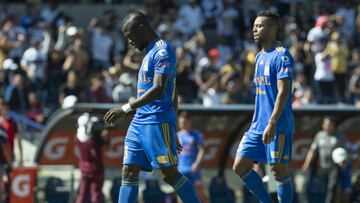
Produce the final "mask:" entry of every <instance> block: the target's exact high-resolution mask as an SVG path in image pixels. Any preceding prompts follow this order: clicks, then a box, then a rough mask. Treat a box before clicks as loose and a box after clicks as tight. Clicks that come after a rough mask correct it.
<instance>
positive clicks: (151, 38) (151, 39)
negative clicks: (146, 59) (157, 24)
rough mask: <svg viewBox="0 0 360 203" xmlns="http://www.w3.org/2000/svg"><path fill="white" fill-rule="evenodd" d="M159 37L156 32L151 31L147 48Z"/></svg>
mask: <svg viewBox="0 0 360 203" xmlns="http://www.w3.org/2000/svg"><path fill="white" fill-rule="evenodd" d="M158 38H159V36H158V35H157V34H156V33H155V32H150V33H149V37H148V40H147V46H146V49H147V48H148V47H149V46H150V45H151V44H152V43H153V42H154V41H155V40H157V39H158Z"/></svg>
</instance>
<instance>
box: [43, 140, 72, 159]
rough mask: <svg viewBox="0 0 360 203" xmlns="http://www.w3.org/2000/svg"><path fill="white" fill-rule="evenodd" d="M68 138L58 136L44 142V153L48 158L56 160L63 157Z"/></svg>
mask: <svg viewBox="0 0 360 203" xmlns="http://www.w3.org/2000/svg"><path fill="white" fill-rule="evenodd" d="M68 140H69V139H68V138H66V137H59V138H54V139H51V140H50V141H49V142H48V143H46V145H45V148H44V154H45V156H46V157H47V158H48V159H49V160H58V159H61V158H62V157H64V154H65V150H66V145H67V143H68Z"/></svg>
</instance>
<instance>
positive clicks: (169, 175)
mask: <svg viewBox="0 0 360 203" xmlns="http://www.w3.org/2000/svg"><path fill="white" fill-rule="evenodd" d="M161 172H162V174H163V175H164V181H165V182H167V183H170V184H171V183H173V182H175V181H176V179H177V178H178V177H179V175H180V172H179V171H178V170H177V169H176V167H166V168H162V169H161Z"/></svg>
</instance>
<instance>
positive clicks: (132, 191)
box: [118, 178, 139, 203]
mask: <svg viewBox="0 0 360 203" xmlns="http://www.w3.org/2000/svg"><path fill="white" fill-rule="evenodd" d="M138 192H139V180H138V179H130V178H124V179H122V181H121V187H120V193H119V200H118V203H135V202H136V200H137V196H138Z"/></svg>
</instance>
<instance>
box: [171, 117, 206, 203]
mask: <svg viewBox="0 0 360 203" xmlns="http://www.w3.org/2000/svg"><path fill="white" fill-rule="evenodd" d="M179 129H180V131H178V132H177V136H178V138H179V141H180V144H181V146H182V147H183V148H182V151H181V153H180V154H179V165H178V169H179V171H180V172H181V173H182V174H183V175H184V176H186V177H187V178H188V180H190V181H191V182H192V184H193V185H194V186H195V189H196V192H197V194H198V195H199V198H200V200H201V202H202V203H205V202H207V200H206V198H205V195H204V192H203V187H202V181H201V165H202V164H201V162H202V160H203V158H204V138H203V135H202V133H201V132H200V131H197V130H194V129H193V128H192V119H191V117H190V115H189V114H188V113H187V112H182V113H181V114H180V115H179Z"/></svg>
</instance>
